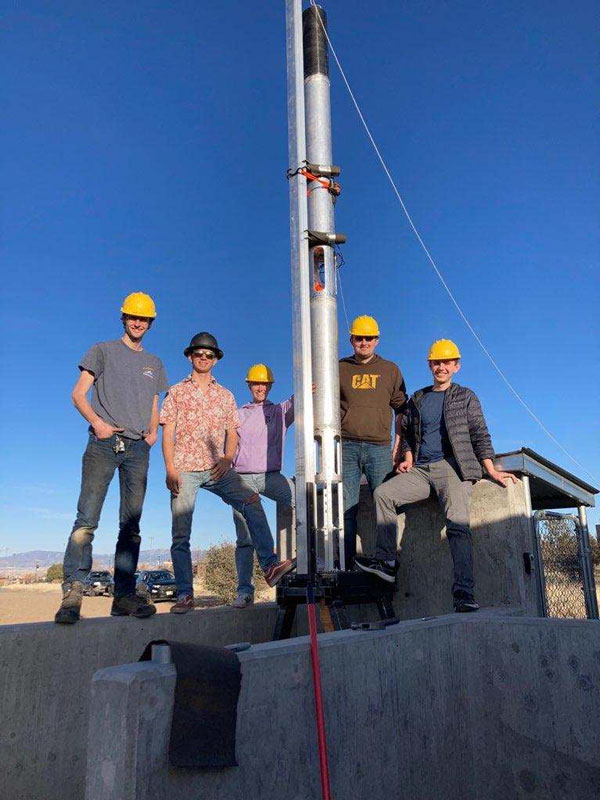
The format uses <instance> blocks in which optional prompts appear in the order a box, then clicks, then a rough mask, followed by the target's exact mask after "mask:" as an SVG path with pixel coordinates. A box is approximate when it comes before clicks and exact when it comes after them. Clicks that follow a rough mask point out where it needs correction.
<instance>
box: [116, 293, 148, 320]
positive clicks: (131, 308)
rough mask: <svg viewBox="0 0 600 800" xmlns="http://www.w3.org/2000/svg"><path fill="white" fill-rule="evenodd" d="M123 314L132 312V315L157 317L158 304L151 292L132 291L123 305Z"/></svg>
mask: <svg viewBox="0 0 600 800" xmlns="http://www.w3.org/2000/svg"><path fill="white" fill-rule="evenodd" d="M121 313H122V314H131V316H132V317H149V318H150V319H154V318H155V317H156V306H155V305H154V300H153V299H152V298H151V297H150V295H149V294H144V292H132V293H131V294H128V295H127V297H126V298H125V300H123V305H122V306H121Z"/></svg>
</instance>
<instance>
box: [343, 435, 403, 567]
mask: <svg viewBox="0 0 600 800" xmlns="http://www.w3.org/2000/svg"><path fill="white" fill-rule="evenodd" d="M391 471H392V452H391V449H390V446H389V445H387V444H371V443H370V442H354V441H350V440H346V441H343V442H342V478H343V481H344V553H345V556H346V569H350V568H351V567H352V565H353V563H354V558H355V556H356V527H357V525H356V520H357V516H358V502H359V499H360V480H361V478H362V476H363V475H364V476H365V477H366V479H367V483H368V484H369V489H370V490H371V492H374V491H375V489H376V488H377V487H378V486H380V485H381V484H382V483H383V480H384V478H385V477H386V475H388V474H389V473H390V472H391Z"/></svg>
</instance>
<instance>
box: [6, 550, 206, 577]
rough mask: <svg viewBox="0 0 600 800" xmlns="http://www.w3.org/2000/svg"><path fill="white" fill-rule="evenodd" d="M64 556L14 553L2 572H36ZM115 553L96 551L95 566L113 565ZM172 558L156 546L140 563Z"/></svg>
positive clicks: (46, 552) (49, 552)
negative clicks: (107, 553) (108, 553)
mask: <svg viewBox="0 0 600 800" xmlns="http://www.w3.org/2000/svg"><path fill="white" fill-rule="evenodd" d="M202 552H203V551H196V550H194V551H192V556H193V558H194V559H196V558H197V557H198V556H197V553H199V554H200V553H202ZM63 557H64V551H63V550H60V551H59V550H30V551H29V552H27V553H14V554H13V555H11V556H4V557H2V558H0V573H2V572H7V571H15V572H17V571H18V572H34V571H35V568H36V565H37V567H38V569H40V570H43V569H48V567H49V566H50V565H51V564H62V560H63ZM113 559H114V553H110V555H105V554H103V553H94V566H99V567H112V566H113ZM170 560H171V552H170V550H168V549H161V548H156V549H154V550H141V551H140V558H139V562H138V563H140V564H162V563H163V562H164V561H170Z"/></svg>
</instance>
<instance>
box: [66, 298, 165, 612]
mask: <svg viewBox="0 0 600 800" xmlns="http://www.w3.org/2000/svg"><path fill="white" fill-rule="evenodd" d="M155 317H156V307H155V305H154V302H153V300H152V298H151V297H150V296H149V295H147V294H144V293H143V292H134V293H133V294H130V295H128V296H127V297H126V298H125V300H124V302H123V306H122V308H121V320H122V322H123V328H124V333H123V336H122V337H121V338H120V339H113V340H112V341H107V342H99V343H98V344H95V345H94V346H93V347H92V348H90V350H88V352H87V353H86V354H85V355H84V357H83V358H82V360H81V362H80V364H79V369H80V375H79V380H78V381H77V383H76V384H75V388H74V389H73V395H72V397H73V404H74V405H75V408H76V409H77V410H78V411H79V413H80V414H81V415H82V416H83V418H84V419H86V420H87V421H88V422H89V441H88V445H87V448H86V450H85V453H84V454H83V469H82V477H81V492H80V494H79V502H78V504H77V518H76V520H75V524H74V525H73V530H72V531H71V535H70V537H69V541H68V544H67V549H66V552H65V558H64V564H63V569H64V582H63V599H62V603H61V605H60V608H59V609H58V611H57V613H56V616H55V618H54V619H55V622H59V623H67V624H72V623H74V622H77V620H78V619H79V615H80V610H81V600H82V596H83V581H84V580H85V579H86V577H87V575H88V574H89V572H90V569H91V568H92V541H93V539H94V531H95V530H96V528H97V527H98V523H99V521H100V513H101V511H102V506H103V504H104V499H105V498H106V493H107V491H108V487H109V484H110V482H111V480H112V478H113V476H114V473H115V470H118V471H119V484H120V489H121V504H120V509H119V535H118V538H117V546H116V550H115V596H114V600H113V604H112V609H111V612H110V613H111V614H112V615H113V616H129V615H131V616H134V617H149V616H150V615H151V614H154V613H155V611H156V608H155V607H154V605H152V603H149V602H148V601H147V600H145V599H142V598H140V597H138V596H137V595H136V591H135V575H134V573H135V571H136V569H137V562H138V556H139V552H140V541H141V538H140V518H141V516H142V506H143V503H144V495H145V493H146V476H147V474H148V462H149V456H150V448H151V447H152V445H153V444H154V443H155V442H156V437H157V430H158V396H159V394H160V393H161V392H164V391H165V390H166V389H167V387H168V384H167V378H166V375H165V371H164V367H163V365H162V361H161V360H160V359H159V358H157V357H156V356H154V355H151V354H150V353H147V352H146V351H145V350H144V349H143V347H142V339H143V338H144V336H145V335H146V333H147V331H148V330H149V329H150V327H151V326H152V323H153V322H154V319H155ZM90 389H92V401H91V403H90V402H89V401H88V399H87V394H88V392H89V390H90Z"/></svg>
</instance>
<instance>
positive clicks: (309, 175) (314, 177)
mask: <svg viewBox="0 0 600 800" xmlns="http://www.w3.org/2000/svg"><path fill="white" fill-rule="evenodd" d="M299 172H300V173H301V174H302V175H304V176H305V177H306V178H309V179H310V180H311V181H317V182H318V183H320V184H321V185H322V186H324V187H325V188H326V189H330V188H331V181H330V180H328V179H327V178H320V177H319V176H318V175H313V174H312V172H309V171H308V170H307V169H301V170H299Z"/></svg>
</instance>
